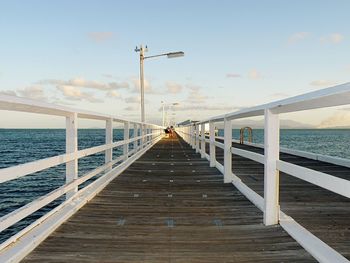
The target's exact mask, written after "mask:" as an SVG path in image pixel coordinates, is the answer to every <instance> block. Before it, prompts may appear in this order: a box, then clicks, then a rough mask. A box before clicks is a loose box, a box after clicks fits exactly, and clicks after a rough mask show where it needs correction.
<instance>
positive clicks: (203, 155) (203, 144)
mask: <svg viewBox="0 0 350 263" xmlns="http://www.w3.org/2000/svg"><path fill="white" fill-rule="evenodd" d="M201 158H205V123H202V124H201Z"/></svg>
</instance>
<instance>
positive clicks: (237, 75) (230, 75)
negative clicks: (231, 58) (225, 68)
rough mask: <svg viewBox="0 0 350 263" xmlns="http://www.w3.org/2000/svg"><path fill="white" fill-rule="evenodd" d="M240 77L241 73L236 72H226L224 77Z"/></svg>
mask: <svg viewBox="0 0 350 263" xmlns="http://www.w3.org/2000/svg"><path fill="white" fill-rule="evenodd" d="M240 77H242V76H241V74H237V73H227V74H226V78H240Z"/></svg>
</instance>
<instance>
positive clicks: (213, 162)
mask: <svg viewBox="0 0 350 263" xmlns="http://www.w3.org/2000/svg"><path fill="white" fill-rule="evenodd" d="M209 140H210V144H209V156H210V167H215V166H216V148H215V144H214V142H215V122H212V121H211V122H209Z"/></svg>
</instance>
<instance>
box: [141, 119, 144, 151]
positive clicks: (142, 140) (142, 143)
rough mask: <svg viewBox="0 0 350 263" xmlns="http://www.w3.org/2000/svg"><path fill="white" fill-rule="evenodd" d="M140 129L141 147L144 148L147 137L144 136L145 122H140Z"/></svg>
mask: <svg viewBox="0 0 350 263" xmlns="http://www.w3.org/2000/svg"><path fill="white" fill-rule="evenodd" d="M140 131H141V144H140V148H141V149H143V147H144V142H145V138H144V137H143V136H144V135H145V126H144V124H140Z"/></svg>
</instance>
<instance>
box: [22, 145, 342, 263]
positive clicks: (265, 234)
mask: <svg viewBox="0 0 350 263" xmlns="http://www.w3.org/2000/svg"><path fill="white" fill-rule="evenodd" d="M217 155H218V156H217V159H218V161H220V152H219V151H217ZM236 158H237V156H235V155H234V156H233V162H235V164H237V165H236V166H235V168H234V169H236V172H238V173H239V175H240V176H245V177H244V180H247V181H248V183H249V184H250V185H251V187H256V191H258V192H261V182H260V181H261V178H259V176H260V175H261V167H260V164H255V163H254V162H252V161H249V160H243V159H239V160H237V159H236ZM282 181H284V179H282ZM287 182H289V181H288V180H287ZM282 184H283V182H282ZM290 186H291V185H290ZM295 186H296V187H297V188H300V187H309V186H305V185H302V184H296V185H295ZM291 188H292V187H289V188H288V189H289V190H287V191H291V190H290V189H291ZM297 188H296V189H295V191H297ZM303 193H307V191H306V192H305V191H303ZM288 195H289V194H288V193H286V192H285V191H284V190H283V189H282V200H284V201H286V203H285V204H286V205H285V206H286V208H287V210H288V212H289V211H292V210H297V211H298V208H297V207H299V208H302V206H303V205H299V206H294V203H293V202H297V201H298V200H294V199H293V197H292V196H290V197H289V198H288ZM316 196H317V195H316ZM298 198H300V199H301V200H303V199H304V198H305V197H304V196H298ZM308 198H310V197H307V199H308ZM319 199H322V197H321V196H319ZM310 202H311V201H310ZM312 202H314V201H312ZM348 204H349V203H347V205H348ZM304 205H309V203H305V204H304ZM339 211H340V210H339ZM310 215H312V214H310ZM312 216H313V215H312ZM262 219H263V213H262V212H261V211H260V210H259V209H258V208H257V207H255V206H254V205H253V204H252V203H251V202H250V201H249V200H248V199H247V198H246V197H244V195H242V194H241V193H240V192H239V191H238V190H237V189H236V188H235V187H234V186H233V185H232V184H224V183H223V176H222V174H221V173H220V172H219V171H218V170H217V169H216V168H210V167H209V166H208V161H207V160H206V159H203V158H201V157H200V155H199V154H196V153H195V151H194V150H193V149H192V148H191V147H190V146H189V145H188V144H187V143H185V142H184V141H183V140H182V139H181V138H173V139H169V138H164V139H162V140H161V141H159V142H158V143H157V144H156V145H154V146H153V147H152V148H151V149H150V150H148V151H147V152H146V153H145V154H144V155H143V156H142V157H141V158H139V159H138V160H137V161H135V162H134V163H133V164H132V165H131V166H129V168H127V169H126V170H125V171H124V172H123V173H122V174H120V175H119V176H118V177H117V178H116V179H114V180H113V181H112V182H111V183H110V184H109V185H108V186H107V187H106V188H105V189H104V190H103V191H102V192H100V193H99V194H98V195H97V196H96V197H95V198H93V199H92V200H91V201H90V202H89V203H88V204H86V205H85V206H84V207H82V208H81V209H80V210H79V211H78V212H77V213H76V214H74V215H73V216H72V217H71V218H70V219H68V220H67V221H66V222H65V223H64V224H62V225H61V226H60V227H59V228H58V229H57V230H56V231H55V232H54V233H53V234H51V235H50V236H49V237H48V238H47V239H46V240H45V241H43V242H42V243H41V244H40V245H39V246H38V247H37V248H36V249H35V250H34V251H33V252H32V253H30V254H29V255H28V256H27V257H26V258H25V259H24V262H315V259H314V258H313V257H312V256H311V255H310V254H309V253H308V252H306V251H305V250H304V249H303V248H302V247H301V246H300V245H299V244H298V243H297V242H296V241H295V240H294V239H293V238H291V237H290V236H289V235H288V234H287V233H286V232H285V231H284V230H283V229H282V228H281V227H280V226H279V225H274V226H265V225H264V224H263V222H262ZM311 229H312V228H311ZM332 231H333V229H332ZM347 231H349V229H348V230H347ZM346 234H347V235H348V232H346ZM334 235H337V236H339V234H336V233H334ZM347 242H348V241H347ZM340 251H341V249H340ZM342 252H344V251H342ZM344 255H347V256H349V254H346V253H344Z"/></svg>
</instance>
